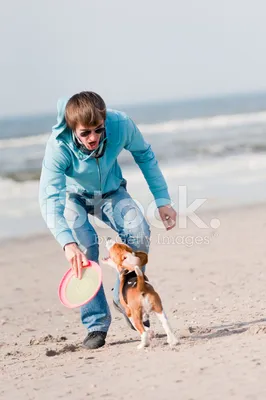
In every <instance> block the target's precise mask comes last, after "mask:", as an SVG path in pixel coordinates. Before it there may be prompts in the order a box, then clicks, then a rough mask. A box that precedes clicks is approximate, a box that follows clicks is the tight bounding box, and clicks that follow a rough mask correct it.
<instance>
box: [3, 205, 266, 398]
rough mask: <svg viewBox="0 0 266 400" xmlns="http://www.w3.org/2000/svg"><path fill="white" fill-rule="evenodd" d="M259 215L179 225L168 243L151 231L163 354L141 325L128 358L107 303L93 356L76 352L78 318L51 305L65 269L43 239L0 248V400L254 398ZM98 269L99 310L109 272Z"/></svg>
mask: <svg viewBox="0 0 266 400" xmlns="http://www.w3.org/2000/svg"><path fill="white" fill-rule="evenodd" d="M265 214H266V207H265V206H264V205H257V206H250V207H245V208H238V209H230V210H224V211H219V212H216V213H215V215H211V216H210V215H209V214H208V213H206V214H204V216H203V219H205V220H206V221H209V220H210V219H211V218H214V217H215V218H218V219H219V221H220V224H221V225H220V227H219V228H217V229H214V228H208V229H204V230H202V229H198V228H196V227H195V225H193V224H192V223H190V224H189V226H188V228H187V229H179V228H176V229H175V231H174V232H173V231H171V232H169V233H166V232H165V231H162V230H158V229H153V230H152V242H151V251H150V261H149V265H148V269H147V273H148V276H149V278H150V280H151V281H152V283H153V285H154V286H155V288H156V289H157V290H158V291H159V293H160V295H161V297H162V299H163V303H164V306H165V310H166V312H167V314H168V318H169V320H170V323H171V325H172V327H173V329H174V331H175V332H176V335H177V336H179V337H180V338H181V339H180V344H179V345H178V346H177V347H175V348H172V349H171V348H169V346H168V345H167V344H166V337H165V334H164V332H163V330H162V328H161V326H160V325H159V323H158V322H157V321H156V319H155V318H154V317H153V318H152V319H151V321H152V324H153V327H154V329H155V331H156V337H155V338H154V339H153V341H152V345H151V347H150V348H147V349H145V350H142V351H137V349H136V347H137V344H138V342H139V337H138V334H137V333H135V332H133V331H131V330H129V328H128V327H127V325H126V324H125V322H124V320H123V318H122V317H121V315H119V314H117V313H116V311H115V310H114V309H113V307H112V305H111V311H112V316H113V322H112V326H111V329H110V331H109V335H108V337H107V343H106V345H105V347H103V348H101V349H99V350H95V351H88V350H85V349H83V348H81V347H80V343H81V342H82V340H83V338H84V336H85V334H86V332H85V330H84V328H83V327H82V325H81V323H80V320H79V311H78V310H74V311H73V310H69V309H67V308H64V307H63V306H62V305H61V303H60V302H59V299H58V297H57V287H58V283H59V281H60V278H61V276H62V275H63V273H64V271H65V270H66V268H68V264H67V262H66V260H65V257H64V254H63V252H62V251H61V249H60V247H59V245H58V244H57V243H56V241H55V240H54V238H53V237H52V236H51V235H48V234H47V235H43V236H35V237H25V238H21V239H16V240H12V241H11V240H9V241H5V242H2V245H1V248H0V268H1V291H0V304H1V306H0V325H1V336H0V359H1V367H0V368H1V383H0V397H1V398H3V399H12V400H13V399H20V400H24V399H32V400H33V399H38V400H41V399H47V398H49V399H51V400H53V399H59V398H64V399H72V400H84V399H86V398H88V399H99V398H110V399H116V400H120V399H136V398H137V397H140V398H145V399H146V400H150V399H153V400H154V399H158V400H164V399H165V400H167V399H177V398H178V399H182V400H226V399H237V400H244V399H247V400H257V399H259V400H262V399H265V398H266V383H265V381H264V379H265V357H266V301H265V300H266V295H265V277H266V271H265V259H266V246H265V237H266V222H265ZM100 234H101V232H100ZM102 234H104V235H110V234H111V236H113V237H114V236H115V234H114V233H113V232H112V231H109V230H104V231H103V232H102ZM203 236H204V237H205V239H204V241H203V243H201V244H200V243H199V242H200V240H199V239H197V241H196V239H195V238H196V237H203ZM177 237H178V240H176V238H177ZM166 238H168V239H166ZM182 238H183V239H182ZM188 238H189V239H188ZM191 238H192V239H191ZM206 238H207V239H206ZM181 242H182V243H183V244H182V243H181ZM196 242H197V243H199V244H197V243H196ZM163 243H164V244H163ZM166 243H169V244H166ZM191 243H192V244H191ZM100 255H101V256H104V255H106V251H105V250H104V249H103V248H101V252H100ZM103 271H104V285H105V289H106V294H107V298H108V301H109V304H111V301H112V292H111V289H112V285H113V282H114V279H115V272H114V271H113V270H112V269H111V268H108V267H107V266H103Z"/></svg>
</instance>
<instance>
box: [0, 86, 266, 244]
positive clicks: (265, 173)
mask: <svg viewBox="0 0 266 400" xmlns="http://www.w3.org/2000/svg"><path fill="white" fill-rule="evenodd" d="M108 106H109V107H110V108H117V109H119V110H123V111H125V112H127V113H128V115H130V116H131V117H132V118H133V120H134V121H135V122H136V123H137V125H138V127H139V128H140V130H141V132H142V133H143V135H144V137H145V139H146V140H147V141H148V142H149V143H151V145H152V148H153V150H154V152H155V154H156V156H157V159H158V161H159V164H160V166H161V168H162V171H163V173H164V175H165V177H166V179H167V182H168V185H169V190H170V193H171V195H172V198H173V201H174V203H175V206H176V208H178V200H179V197H178V193H179V189H180V186H186V187H187V192H188V202H192V201H193V200H194V199H196V198H204V199H206V206H208V207H209V208H212V209H215V208H221V207H228V206H229V207H230V206H237V205H243V204H253V203H256V202H263V201H265V200H266V185H265V183H266V182H265V181H266V93H257V94H256V93H255V94H245V95H230V96H223V97H218V98H204V99H194V100H186V101H168V102H161V103H153V104H139V105H134V106H128V107H125V106H117V107H112V105H108ZM55 123H56V114H54V115H34V116H21V117H19V116H18V117H12V118H2V119H0V217H1V226H0V238H6V237H10V236H19V235H25V234H32V233H36V232H43V231H46V227H45V225H44V222H43V221H42V219H41V217H40V212H39V206H38V202H37V193H38V179H39V175H40V169H41V162H42V158H43V154H44V149H45V144H46V141H47V139H48V137H49V135H50V131H51V127H52V125H54V124H55ZM119 162H120V165H121V167H122V169H123V172H124V175H125V177H126V179H127V180H128V187H129V190H130V193H131V194H132V196H133V197H134V196H136V197H137V199H138V200H139V201H140V202H144V203H145V202H146V203H147V201H151V200H152V197H151V195H150V193H149V191H148V188H147V185H146V184H145V182H144V180H143V178H142V175H141V173H140V172H139V170H138V168H137V166H136V164H135V163H134V160H133V158H132V157H131V155H130V154H129V153H128V152H127V151H124V152H122V153H121V155H120V156H119ZM140 185H142V187H143V190H141V194H140V191H139V187H140Z"/></svg>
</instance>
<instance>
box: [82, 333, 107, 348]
mask: <svg viewBox="0 0 266 400" xmlns="http://www.w3.org/2000/svg"><path fill="white" fill-rule="evenodd" d="M106 335H107V333H106V332H100V331H99V332H98V331H96V332H89V333H88V335H87V336H86V337H85V339H84V340H83V343H82V347H85V348H86V349H98V348H99V347H102V346H104V345H105V338H106Z"/></svg>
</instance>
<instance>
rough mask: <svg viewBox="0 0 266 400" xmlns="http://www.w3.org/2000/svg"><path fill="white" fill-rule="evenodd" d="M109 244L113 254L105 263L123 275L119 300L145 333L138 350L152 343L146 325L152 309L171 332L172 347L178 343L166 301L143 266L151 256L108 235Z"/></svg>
mask: <svg viewBox="0 0 266 400" xmlns="http://www.w3.org/2000/svg"><path fill="white" fill-rule="evenodd" d="M106 247H107V250H108V251H109V257H106V258H104V259H102V262H103V263H105V264H108V265H110V266H112V267H114V268H115V269H116V270H117V271H118V272H119V274H120V287H119V299H120V303H121V305H122V307H123V308H124V310H125V313H126V315H127V316H128V318H129V320H130V322H131V323H132V324H133V326H134V327H135V328H136V330H137V331H138V332H139V333H140V335H141V343H140V344H139V346H138V349H142V348H144V347H147V346H149V344H150V342H149V335H148V331H149V328H147V327H145V326H144V325H143V320H144V321H145V320H146V319H147V318H148V316H149V314H150V313H151V312H154V313H155V314H156V315H157V317H158V319H159V320H160V322H161V323H162V326H163V328H164V330H165V332H166V334H167V342H168V343H169V345H170V346H174V345H176V344H177V343H178V340H177V339H176V337H175V335H174V333H173V331H172V329H171V327H170V325H169V322H168V320H167V317H166V315H165V313H164V311H163V306H162V302H161V299H160V296H159V295H158V293H157V292H156V291H155V290H154V288H153V287H152V285H151V284H150V282H149V280H148V278H147V276H146V275H144V274H143V272H142V267H143V266H144V265H145V264H146V263H147V262H148V255H147V254H146V253H144V252H142V251H135V252H133V250H132V249H131V247H129V246H128V245H126V244H123V243H117V242H115V241H114V240H112V239H111V238H107V240H106Z"/></svg>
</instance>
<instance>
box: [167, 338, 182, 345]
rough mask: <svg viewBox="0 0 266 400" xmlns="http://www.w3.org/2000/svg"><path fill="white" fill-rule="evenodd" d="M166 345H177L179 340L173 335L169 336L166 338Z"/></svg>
mask: <svg viewBox="0 0 266 400" xmlns="http://www.w3.org/2000/svg"><path fill="white" fill-rule="evenodd" d="M167 343H168V344H169V346H171V347H173V346H176V345H178V344H179V340H178V339H177V338H176V337H175V336H174V335H171V336H170V337H168V338H167Z"/></svg>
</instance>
